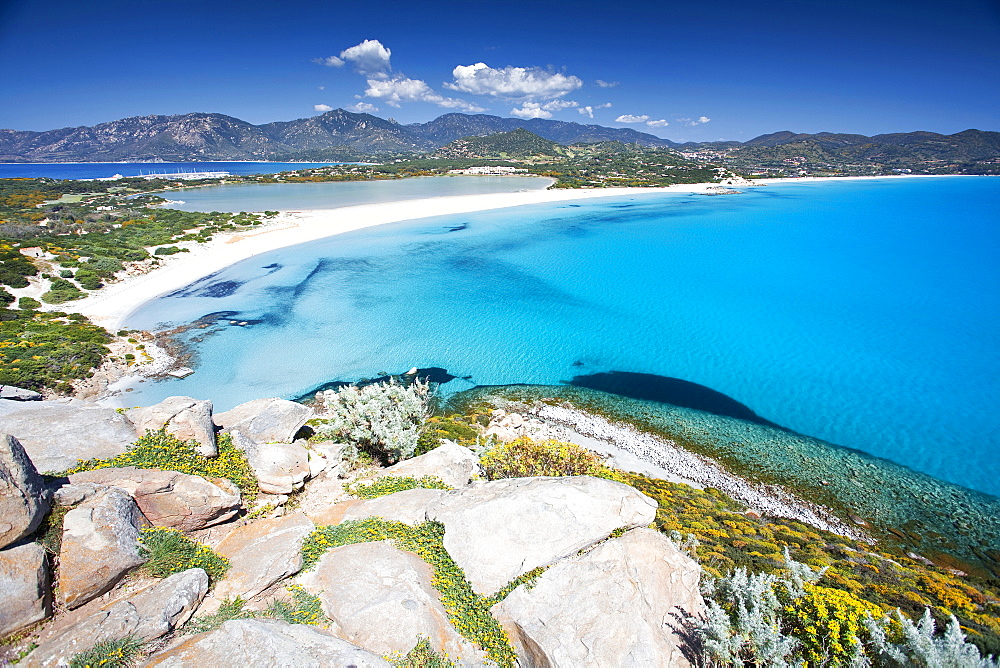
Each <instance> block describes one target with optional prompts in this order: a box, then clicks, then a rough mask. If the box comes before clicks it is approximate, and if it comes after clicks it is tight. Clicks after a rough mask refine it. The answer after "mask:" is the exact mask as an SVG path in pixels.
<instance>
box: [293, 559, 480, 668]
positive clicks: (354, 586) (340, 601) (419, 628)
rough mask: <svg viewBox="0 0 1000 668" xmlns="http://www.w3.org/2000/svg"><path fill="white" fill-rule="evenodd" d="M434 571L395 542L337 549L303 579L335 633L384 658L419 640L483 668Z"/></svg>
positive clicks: (404, 649)
mask: <svg viewBox="0 0 1000 668" xmlns="http://www.w3.org/2000/svg"><path fill="white" fill-rule="evenodd" d="M432 577H433V573H432V571H431V567H430V566H428V565H427V564H426V563H424V562H423V560H421V559H420V557H418V556H417V555H415V554H411V553H409V552H402V551H400V550H398V549H396V548H395V547H393V545H392V543H391V542H390V541H379V542H375V543H358V544H355V545H345V546H343V547H337V548H334V549H332V550H330V551H328V552H327V553H326V554H324V555H323V556H322V558H320V560H319V562H318V563H317V564H316V567H315V568H314V569H313V570H311V571H309V572H308V573H304V574H303V575H300V576H299V577H298V578H297V579H298V582H299V584H301V585H302V586H303V587H304V588H305V589H306V590H307V591H308V592H309V593H311V594H313V595H315V596H319V598H320V600H321V601H322V604H323V612H324V613H325V614H326V615H327V617H329V618H330V619H332V620H333V622H334V623H335V624H336V627H337V629H336V630H335V633H336V634H337V635H338V636H340V637H342V638H345V639H347V640H349V641H350V642H352V643H355V644H357V645H360V646H362V647H365V648H367V649H369V650H371V651H373V652H376V653H378V654H381V655H385V654H390V653H392V652H401V653H403V654H405V653H406V652H408V651H410V650H411V649H412V648H413V646H414V645H415V644H416V640H417V636H424V637H426V638H428V639H429V641H430V643H431V646H432V647H434V649H435V650H437V651H438V652H447V653H448V656H449V657H452V660H455V659H454V657H463V658H464V659H465V660H466V661H465V662H464V665H470V664H469V662H471V665H479V664H480V663H481V661H482V658H483V653H482V652H481V651H480V650H479V649H478V648H476V647H475V646H474V645H472V644H471V643H469V642H468V641H467V640H465V639H464V638H462V636H460V635H459V634H458V632H457V631H456V630H455V628H454V627H453V626H452V625H451V623H450V622H449V621H448V613H447V612H446V611H445V609H444V606H442V605H441V602H440V601H439V600H438V593H437V591H436V590H435V589H434V588H433V587H432V586H431V578H432Z"/></svg>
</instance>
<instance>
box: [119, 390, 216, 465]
mask: <svg viewBox="0 0 1000 668" xmlns="http://www.w3.org/2000/svg"><path fill="white" fill-rule="evenodd" d="M125 415H126V416H127V417H128V419H129V420H131V421H132V423H133V424H134V425H135V434H136V436H145V434H146V432H147V431H159V430H160V429H163V430H165V431H166V432H167V433H169V434H173V435H174V436H176V437H177V438H179V439H180V440H182V441H190V440H195V441H197V442H198V454H200V455H203V456H205V457H215V456H216V455H217V454H218V449H217V448H216V446H215V423H214V422H213V421H212V402H211V401H202V400H198V399H193V398H191V397H168V398H166V399H164V400H163V401H161V402H160V403H158V404H156V405H155V406H149V407H147V408H133V409H131V410H128V411H126V412H125Z"/></svg>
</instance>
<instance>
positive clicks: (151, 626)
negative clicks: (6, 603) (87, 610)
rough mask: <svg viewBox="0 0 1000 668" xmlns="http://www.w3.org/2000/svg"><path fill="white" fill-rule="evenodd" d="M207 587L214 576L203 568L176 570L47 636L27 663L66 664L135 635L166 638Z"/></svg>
mask: <svg viewBox="0 0 1000 668" xmlns="http://www.w3.org/2000/svg"><path fill="white" fill-rule="evenodd" d="M207 591H208V575H207V574H206V573H205V571H203V570H202V569H200V568H192V569H189V570H186V571H182V572H180V573H174V574H173V575H171V576H170V577H168V578H165V579H163V580H161V581H159V582H156V583H154V584H151V585H149V586H147V587H145V588H144V589H141V590H139V592H137V593H135V594H132V595H130V596H129V597H128V598H127V599H125V600H119V601H115V602H114V603H110V604H108V605H107V606H105V607H103V608H102V609H101V610H98V611H97V612H95V613H93V614H91V615H89V616H87V617H85V618H83V619H81V620H80V621H78V622H77V623H75V624H72V625H71V626H68V627H66V628H63V629H62V630H60V631H58V632H56V633H55V634H53V635H52V636H50V637H48V638H46V639H45V640H44V641H43V642H42V643H41V644H40V645H39V646H38V647H37V648H36V649H35V651H34V652H32V653H31V654H29V655H28V657H27V658H26V660H25V663H26V665H28V666H30V667H34V666H45V667H49V666H51V667H53V668H54V667H55V666H65V665H68V664H69V661H70V659H71V658H72V657H73V655H74V654H77V653H78V652H83V651H86V650H88V649H90V648H91V647H93V646H94V645H96V644H97V643H100V642H104V641H106V640H117V639H119V638H124V637H126V636H129V635H132V636H134V637H136V638H138V639H139V640H142V641H146V642H148V641H150V640H155V639H156V638H160V637H163V636H165V635H166V634H168V633H170V632H171V631H173V630H174V629H176V628H178V627H180V626H181V625H182V624H184V622H186V621H187V620H188V619H189V618H190V617H191V615H193V614H194V611H195V610H196V609H197V608H198V604H200V603H201V601H202V599H203V598H204V597H205V593H206V592H207Z"/></svg>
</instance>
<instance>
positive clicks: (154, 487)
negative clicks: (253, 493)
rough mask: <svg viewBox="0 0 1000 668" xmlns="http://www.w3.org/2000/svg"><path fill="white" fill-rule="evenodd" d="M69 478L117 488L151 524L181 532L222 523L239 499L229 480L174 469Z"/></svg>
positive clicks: (117, 470) (110, 471) (103, 472)
mask: <svg viewBox="0 0 1000 668" xmlns="http://www.w3.org/2000/svg"><path fill="white" fill-rule="evenodd" d="M69 481H70V483H72V484H74V485H77V484H80V483H95V484H99V485H114V486H115V487H120V488H121V489H124V490H125V491H127V492H128V493H129V494H131V495H132V497H133V498H134V499H135V502H136V503H137V504H138V505H139V509H140V510H141V511H142V514H143V515H145V516H146V519H147V520H149V521H150V523H152V524H153V526H158V527H174V528H176V529H180V530H181V531H195V530H197V529H203V528H205V527H207V526H211V525H213V524H219V523H220V522H225V521H226V520H229V519H231V518H232V517H234V516H235V515H236V514H237V513H238V512H239V511H240V504H241V502H242V499H241V497H240V490H239V488H238V487H237V486H236V485H234V484H233V483H232V482H230V481H229V480H226V479H223V478H216V479H213V480H206V479H205V478H202V477H201V476H196V475H188V474H186V473H178V472H177V471H160V470H158V469H137V468H132V467H123V468H107V469H97V470H95V471H84V472H82V473H74V474H73V475H71V476H70V477H69Z"/></svg>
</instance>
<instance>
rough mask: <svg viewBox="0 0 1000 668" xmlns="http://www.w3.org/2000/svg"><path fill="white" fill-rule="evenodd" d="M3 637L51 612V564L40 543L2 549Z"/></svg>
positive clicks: (0, 619)
mask: <svg viewBox="0 0 1000 668" xmlns="http://www.w3.org/2000/svg"><path fill="white" fill-rule="evenodd" d="M0 592H3V605H0V638H2V637H4V636H6V635H7V634H9V633H14V632H15V631H18V630H20V629H23V628H24V627H25V626H28V625H29V624H34V623H35V622H37V621H40V620H42V619H45V618H46V617H48V616H49V614H51V607H52V606H51V601H50V600H49V565H48V560H47V559H46V558H45V550H44V549H42V546H41V545H39V544H37V543H22V544H20V545H13V546H10V547H7V548H6V549H4V550H0Z"/></svg>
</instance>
